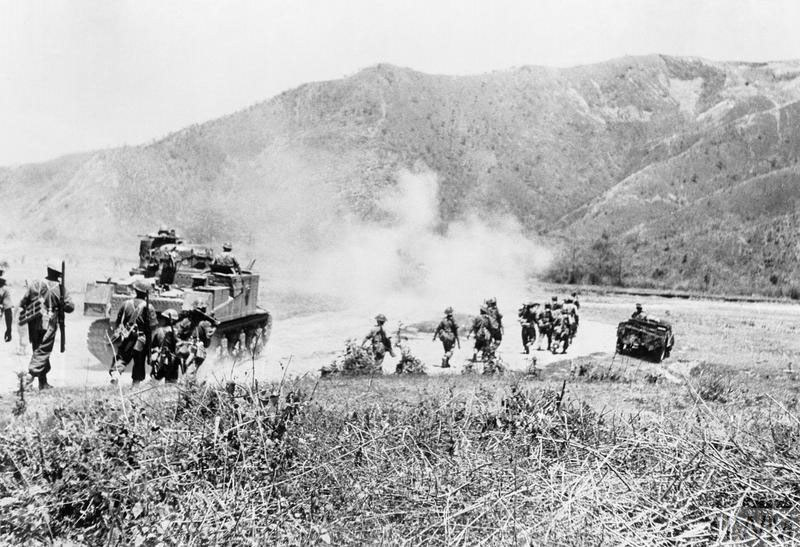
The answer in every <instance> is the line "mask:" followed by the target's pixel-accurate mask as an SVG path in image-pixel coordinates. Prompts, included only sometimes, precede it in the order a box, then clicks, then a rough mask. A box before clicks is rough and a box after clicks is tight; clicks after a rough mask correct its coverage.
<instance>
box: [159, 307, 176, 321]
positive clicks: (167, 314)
mask: <svg viewBox="0 0 800 547" xmlns="http://www.w3.org/2000/svg"><path fill="white" fill-rule="evenodd" d="M161 317H163V318H164V319H166V320H167V321H173V322H174V321H177V320H178V312H177V311H175V310H173V309H172V308H170V309H168V310H164V311H162V312H161Z"/></svg>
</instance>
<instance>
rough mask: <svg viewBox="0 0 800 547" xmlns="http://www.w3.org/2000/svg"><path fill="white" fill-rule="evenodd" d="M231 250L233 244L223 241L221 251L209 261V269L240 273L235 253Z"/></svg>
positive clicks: (240, 269)
mask: <svg viewBox="0 0 800 547" xmlns="http://www.w3.org/2000/svg"><path fill="white" fill-rule="evenodd" d="M232 251H233V246H232V245H231V244H230V243H223V245H222V253H221V254H220V255H218V256H217V257H216V258H214V262H212V263H211V271H212V272H217V273H227V274H231V273H235V274H238V275H241V273H242V268H241V267H239V261H238V260H236V255H234V254H233V252H232Z"/></svg>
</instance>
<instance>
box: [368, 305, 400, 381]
mask: <svg viewBox="0 0 800 547" xmlns="http://www.w3.org/2000/svg"><path fill="white" fill-rule="evenodd" d="M385 323H386V316H385V315H383V314H382V313H379V314H378V315H376V316H375V326H374V327H372V330H370V331H369V333H368V334H367V335H366V336H365V337H364V341H363V342H361V345H362V346H364V345H365V344H367V343H369V344H370V347H371V348H372V357H373V359H374V360H375V366H376V367H378V368H380V367H382V366H383V358H384V357H385V356H386V352H389V355H391V356H392V357H394V349H393V348H392V341H391V339H390V338H389V336H388V335H387V334H386V331H385V330H384V328H383V325H384V324H385Z"/></svg>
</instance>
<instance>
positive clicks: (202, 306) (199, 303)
mask: <svg viewBox="0 0 800 547" xmlns="http://www.w3.org/2000/svg"><path fill="white" fill-rule="evenodd" d="M192 309H193V310H195V311H201V312H203V313H205V311H206V302H205V300H195V301H194V304H193V305H192Z"/></svg>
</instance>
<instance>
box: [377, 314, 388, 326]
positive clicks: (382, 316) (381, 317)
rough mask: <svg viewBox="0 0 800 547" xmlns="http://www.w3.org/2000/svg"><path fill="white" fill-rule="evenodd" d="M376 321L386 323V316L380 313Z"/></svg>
mask: <svg viewBox="0 0 800 547" xmlns="http://www.w3.org/2000/svg"><path fill="white" fill-rule="evenodd" d="M375 321H377V322H378V323H380V324H383V323H386V316H385V315H383V314H382V313H379V314H378V315H376V316H375Z"/></svg>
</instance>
